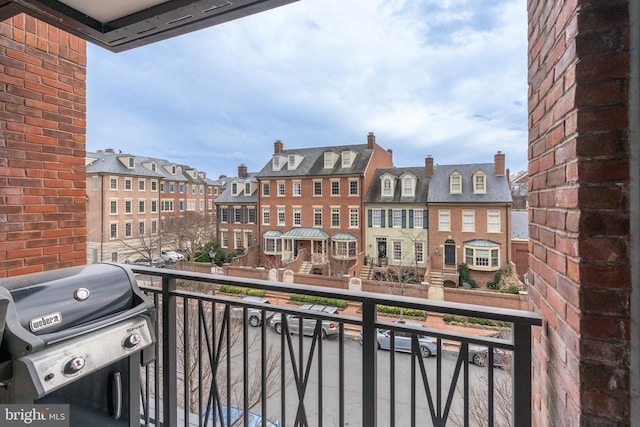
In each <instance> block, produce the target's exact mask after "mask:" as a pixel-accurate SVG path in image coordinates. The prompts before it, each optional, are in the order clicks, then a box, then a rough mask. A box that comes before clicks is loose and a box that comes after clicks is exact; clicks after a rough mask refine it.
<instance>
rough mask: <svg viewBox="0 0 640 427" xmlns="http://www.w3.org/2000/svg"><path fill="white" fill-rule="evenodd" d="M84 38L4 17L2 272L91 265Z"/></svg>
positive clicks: (0, 65)
mask: <svg viewBox="0 0 640 427" xmlns="http://www.w3.org/2000/svg"><path fill="white" fill-rule="evenodd" d="M85 67H86V43H85V41H84V40H79V39H78V38H77V37H75V36H70V35H68V34H67V33H65V32H63V31H60V30H58V29H57V28H55V27H52V26H50V25H48V24H45V23H43V22H40V21H37V20H35V19H33V18H31V17H28V16H26V15H22V14H21V15H17V16H15V17H13V18H10V19H8V20H6V21H3V22H0V277H6V276H15V275H19V274H24V273H30V272H36V271H43V270H50V269H55V268H61V267H66V266H72V265H79V264H85V263H86V220H85V218H86V214H85V205H86V198H85V196H86V192H85V166H84V157H85V134H86V124H85V113H86V101H85V75H86V72H85V71H86V70H85Z"/></svg>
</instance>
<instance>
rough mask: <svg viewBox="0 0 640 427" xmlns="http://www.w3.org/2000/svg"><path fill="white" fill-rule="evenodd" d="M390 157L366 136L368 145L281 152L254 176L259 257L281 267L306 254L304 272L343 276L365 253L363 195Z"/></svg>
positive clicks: (279, 144) (278, 143)
mask: <svg viewBox="0 0 640 427" xmlns="http://www.w3.org/2000/svg"><path fill="white" fill-rule="evenodd" d="M389 167H393V156H392V153H391V151H390V150H385V149H383V148H382V147H380V146H379V145H378V144H377V143H376V139H375V135H374V134H373V133H369V134H368V136H367V143H366V144H354V145H344V146H328V147H315V148H303V149H291V150H285V149H284V146H283V143H282V142H281V141H276V142H275V143H274V153H273V156H272V158H271V159H270V160H269V161H268V162H267V164H266V165H265V166H264V167H263V168H262V170H261V171H260V172H258V174H257V175H256V177H257V180H258V186H259V193H258V216H259V218H258V221H259V230H260V238H261V239H262V248H261V254H262V259H263V260H264V261H265V263H266V264H268V265H279V264H282V263H286V262H289V261H292V260H293V259H295V258H296V257H297V256H298V254H299V253H300V251H303V250H304V251H306V252H307V253H308V254H309V257H308V258H309V263H308V266H309V267H308V268H309V269H313V271H315V272H318V273H322V274H341V273H344V272H345V271H346V270H347V268H348V267H349V266H350V265H353V264H354V263H355V261H356V260H357V259H358V256H361V253H362V251H363V248H362V242H364V235H365V233H364V232H365V221H364V216H363V215H364V193H365V190H366V189H367V188H368V187H369V185H370V183H371V181H372V179H373V176H374V174H375V171H376V170H377V169H379V168H389Z"/></svg>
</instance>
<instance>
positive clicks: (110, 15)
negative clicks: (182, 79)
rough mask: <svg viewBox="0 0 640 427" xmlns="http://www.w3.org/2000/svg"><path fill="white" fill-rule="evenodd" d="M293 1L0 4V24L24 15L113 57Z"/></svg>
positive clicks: (2, 0) (11, 0)
mask: <svg viewBox="0 0 640 427" xmlns="http://www.w3.org/2000/svg"><path fill="white" fill-rule="evenodd" d="M294 1H297V0H168V1H167V0H109V1H100V0H92V1H87V0H60V1H58V0H0V21H3V20H5V19H7V18H10V17H12V16H14V15H17V14H19V13H26V14H27V15H31V16H33V17H35V18H37V19H39V20H41V21H44V22H47V23H49V24H51V25H54V26H56V27H58V28H60V29H62V30H64V31H67V32H68V33H71V34H74V35H76V36H78V37H80V38H83V39H85V40H87V41H89V42H92V43H94V44H96V45H98V46H102V47H103V48H105V49H108V50H110V51H112V52H122V51H125V50H128V49H132V48H134V47H138V46H143V45H146V44H149V43H153V42H157V41H160V40H165V39H168V38H171V37H175V36H179V35H182V34H186V33H189V32H191V31H195V30H199V29H202V28H207V27H210V26H213V25H217V24H221V23H223V22H228V21H232V20H235V19H238V18H242V17H244V16H248V15H253V14H255V13H259V12H263V11H265V10H269V9H273V8H275V7H278V6H282V5H285V4H289V3H293V2H294Z"/></svg>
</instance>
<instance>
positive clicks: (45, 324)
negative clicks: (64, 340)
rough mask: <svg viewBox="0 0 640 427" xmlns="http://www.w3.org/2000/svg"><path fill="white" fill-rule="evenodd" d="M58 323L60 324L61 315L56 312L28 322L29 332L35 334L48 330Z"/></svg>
mask: <svg viewBox="0 0 640 427" xmlns="http://www.w3.org/2000/svg"><path fill="white" fill-rule="evenodd" d="M60 323H62V314H60V312H58V313H51V314H47V315H44V316H42V317H36V318H35V319H31V321H30V322H29V327H30V328H31V332H36V331H39V330H41V329H46V328H50V327H52V326H55V325H58V324H60Z"/></svg>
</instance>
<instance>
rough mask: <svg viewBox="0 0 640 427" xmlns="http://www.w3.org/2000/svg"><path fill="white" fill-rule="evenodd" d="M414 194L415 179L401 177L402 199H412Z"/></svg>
mask: <svg viewBox="0 0 640 427" xmlns="http://www.w3.org/2000/svg"><path fill="white" fill-rule="evenodd" d="M415 194H416V177H415V176H413V175H409V174H408V175H405V176H403V177H402V197H413V196H415Z"/></svg>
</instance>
